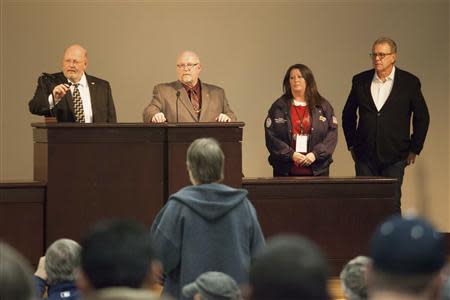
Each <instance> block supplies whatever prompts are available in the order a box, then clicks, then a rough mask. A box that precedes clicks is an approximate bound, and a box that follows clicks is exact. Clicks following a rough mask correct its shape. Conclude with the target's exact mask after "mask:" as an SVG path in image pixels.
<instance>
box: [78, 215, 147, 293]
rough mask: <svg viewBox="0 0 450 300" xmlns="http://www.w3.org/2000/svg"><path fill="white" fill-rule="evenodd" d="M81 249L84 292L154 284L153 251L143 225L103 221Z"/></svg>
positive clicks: (79, 279) (130, 222)
mask: <svg viewBox="0 0 450 300" xmlns="http://www.w3.org/2000/svg"><path fill="white" fill-rule="evenodd" d="M81 247H82V249H81V272H80V276H78V280H77V284H78V287H79V289H80V290H81V291H82V292H83V293H87V292H90V291H91V290H98V289H102V288H108V287H119V286H121V287H130V288H136V289H138V288H141V287H144V286H147V285H151V284H152V282H151V279H152V276H153V274H152V268H153V267H154V265H152V261H153V259H154V257H153V249H152V245H151V241H150V235H149V233H148V231H147V230H146V229H145V228H144V226H142V225H140V224H138V223H135V222H133V221H125V220H115V221H105V222H101V223H99V224H97V225H96V226H95V227H94V228H93V229H92V230H91V231H90V232H89V233H88V234H87V235H86V236H85V237H84V238H83V240H82V242H81Z"/></svg>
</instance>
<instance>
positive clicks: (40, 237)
mask: <svg viewBox="0 0 450 300" xmlns="http://www.w3.org/2000/svg"><path fill="white" fill-rule="evenodd" d="M44 204H45V184H43V183H39V182H14V183H13V182H1V183H0V239H1V240H2V241H4V242H6V243H8V244H10V245H11V246H12V247H14V248H15V249H17V250H18V251H19V252H20V253H21V254H22V255H23V256H25V258H27V259H28V261H29V262H30V263H31V264H32V265H34V266H37V263H38V261H39V257H41V256H42V255H43V254H44Z"/></svg>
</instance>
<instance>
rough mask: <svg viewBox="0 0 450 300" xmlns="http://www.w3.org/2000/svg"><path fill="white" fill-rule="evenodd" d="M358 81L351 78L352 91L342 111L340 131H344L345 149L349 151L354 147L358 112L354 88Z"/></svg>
mask: <svg viewBox="0 0 450 300" xmlns="http://www.w3.org/2000/svg"><path fill="white" fill-rule="evenodd" d="M358 84H359V83H358V81H357V80H356V79H355V77H353V80H352V89H351V90H350V94H349V95H348V98H347V102H346V103H345V106H344V110H343V111H342V129H343V130H344V136H345V141H346V142H347V148H348V149H351V148H352V147H353V146H354V145H355V138H356V121H357V114H356V112H357V110H358V99H357V97H356V88H357V85H358Z"/></svg>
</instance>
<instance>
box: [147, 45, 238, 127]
mask: <svg viewBox="0 0 450 300" xmlns="http://www.w3.org/2000/svg"><path fill="white" fill-rule="evenodd" d="M201 70H202V65H201V64H200V58H199V57H198V55H197V54H195V53H194V52H191V51H184V52H183V53H181V54H180V55H179V56H178V58H177V77H178V81H174V82H170V83H162V84H158V85H156V86H155V87H154V89H153V99H152V101H151V102H150V104H149V105H148V106H147V107H146V108H145V109H144V113H143V118H144V122H146V123H150V122H153V123H162V122H230V121H236V116H235V115H234V113H233V111H232V110H231V108H230V105H229V104H228V100H227V98H226V97H225V92H224V90H223V89H222V88H220V87H218V86H215V85H212V84H207V83H204V82H203V81H200V79H199V75H200V71H201Z"/></svg>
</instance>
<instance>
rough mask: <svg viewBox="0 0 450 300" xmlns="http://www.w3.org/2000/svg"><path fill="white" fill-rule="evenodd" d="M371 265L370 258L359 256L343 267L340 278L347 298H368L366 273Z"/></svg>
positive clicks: (358, 299)
mask: <svg viewBox="0 0 450 300" xmlns="http://www.w3.org/2000/svg"><path fill="white" fill-rule="evenodd" d="M369 265H370V258H368V257H366V256H358V257H356V258H354V259H352V260H351V261H349V262H348V263H347V264H346V265H345V266H344V268H343V269H342V271H341V274H340V279H341V283H342V288H343V290H344V294H345V297H346V299H347V300H363V299H367V281H366V273H367V268H368V267H369Z"/></svg>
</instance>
